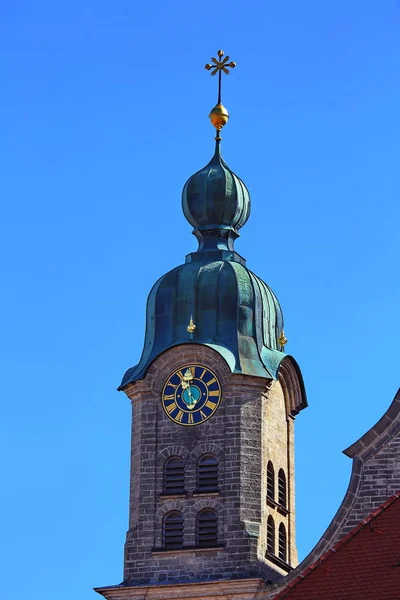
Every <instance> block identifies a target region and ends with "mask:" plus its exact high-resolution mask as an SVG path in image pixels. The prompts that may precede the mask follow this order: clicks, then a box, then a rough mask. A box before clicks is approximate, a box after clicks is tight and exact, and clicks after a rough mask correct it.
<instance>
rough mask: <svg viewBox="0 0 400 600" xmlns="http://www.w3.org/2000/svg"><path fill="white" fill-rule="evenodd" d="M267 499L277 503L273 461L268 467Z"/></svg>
mask: <svg viewBox="0 0 400 600" xmlns="http://www.w3.org/2000/svg"><path fill="white" fill-rule="evenodd" d="M267 498H269V499H270V500H274V501H275V471H274V466H273V464H272V462H271V461H269V462H268V465H267Z"/></svg>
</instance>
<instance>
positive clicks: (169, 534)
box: [163, 510, 183, 549]
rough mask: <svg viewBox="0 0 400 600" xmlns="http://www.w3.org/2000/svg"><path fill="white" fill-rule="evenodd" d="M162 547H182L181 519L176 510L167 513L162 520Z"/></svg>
mask: <svg viewBox="0 0 400 600" xmlns="http://www.w3.org/2000/svg"><path fill="white" fill-rule="evenodd" d="M163 546H164V548H171V549H172V548H182V546H183V517H182V515H181V513H180V512H179V511H177V510H174V511H172V512H170V513H168V514H167V516H166V517H165V519H164V531H163Z"/></svg>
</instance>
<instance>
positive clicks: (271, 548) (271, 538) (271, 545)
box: [267, 515, 275, 554]
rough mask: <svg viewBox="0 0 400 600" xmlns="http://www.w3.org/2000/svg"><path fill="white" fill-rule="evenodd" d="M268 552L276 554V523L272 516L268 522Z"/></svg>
mask: <svg viewBox="0 0 400 600" xmlns="http://www.w3.org/2000/svg"><path fill="white" fill-rule="evenodd" d="M267 552H269V553H270V554H275V523H274V519H273V517H272V516H271V515H270V516H269V517H268V521H267Z"/></svg>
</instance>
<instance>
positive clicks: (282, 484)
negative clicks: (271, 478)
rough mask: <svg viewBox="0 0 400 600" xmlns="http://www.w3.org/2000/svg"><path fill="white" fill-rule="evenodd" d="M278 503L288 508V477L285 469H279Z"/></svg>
mask: <svg viewBox="0 0 400 600" xmlns="http://www.w3.org/2000/svg"><path fill="white" fill-rule="evenodd" d="M278 502H279V504H280V505H281V506H283V507H284V508H286V503H287V494H286V475H285V471H284V470H283V469H279V473H278Z"/></svg>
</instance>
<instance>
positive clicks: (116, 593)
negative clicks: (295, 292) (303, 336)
mask: <svg viewBox="0 0 400 600" xmlns="http://www.w3.org/2000/svg"><path fill="white" fill-rule="evenodd" d="M234 66H235V63H233V62H229V57H225V58H224V53H223V52H222V51H221V50H220V51H218V58H213V59H212V65H210V64H209V65H206V68H207V69H208V70H211V74H213V75H216V74H217V75H218V80H219V86H218V103H217V105H216V106H215V107H214V108H213V109H212V111H211V114H210V119H211V122H212V124H213V125H214V127H215V129H216V138H215V152H214V155H213V156H212V158H211V160H210V162H209V163H208V164H207V165H206V166H205V167H204V168H202V169H201V170H200V171H198V172H197V173H195V174H194V175H192V176H191V177H190V178H189V179H188V181H187V182H186V184H185V186H184V188H183V193H182V208H183V212H184V215H185V217H186V219H187V220H188V221H189V223H190V225H191V226H192V227H193V228H194V229H193V234H194V235H195V236H196V238H197V240H198V249H197V251H196V252H193V253H191V254H188V255H187V257H186V260H185V262H184V264H182V265H180V266H178V267H176V268H174V269H172V271H170V272H169V273H167V274H166V275H164V276H162V277H161V278H160V279H159V280H158V281H157V282H156V283H155V284H154V286H153V288H152V290H151V292H150V294H149V297H148V300H147V317H146V335H145V341H144V348H143V353H142V356H141V358H140V361H139V363H138V364H137V365H136V366H135V367H132V368H130V369H128V371H127V372H126V373H125V375H124V377H123V379H122V383H121V386H120V388H119V389H120V390H121V391H123V392H125V394H126V395H127V396H128V398H129V399H130V400H131V402H132V411H133V416H132V448H131V486H130V509H129V530H128V533H127V538H126V544H125V560H124V579H123V583H122V584H119V585H115V586H110V587H102V588H96V591H97V592H99V593H100V594H102V595H103V596H104V597H105V598H107V599H116V600H125V599H130V598H145V597H146V598H154V599H156V598H164V599H169V598H189V597H190V598H214V597H215V596H216V595H218V597H222V598H224V597H226V598H235V597H239V596H240V598H255V597H260V596H259V594H260V592H262V590H263V589H265V586H266V585H267V584H268V583H271V582H275V581H277V580H279V579H280V578H282V577H283V576H285V575H286V574H287V573H288V572H289V571H290V570H291V569H292V568H293V567H295V566H296V565H297V551H296V537H295V500H294V419H295V416H296V414H297V413H298V412H299V411H300V410H301V409H302V408H304V407H305V406H307V401H306V396H305V391H304V385H303V380H302V376H301V373H300V370H299V367H298V365H297V363H296V362H295V360H294V359H293V358H292V357H290V356H288V355H286V354H285V352H284V345H285V343H286V338H285V335H284V331H283V315H282V310H281V307H280V304H279V302H278V300H277V298H276V296H275V294H274V293H273V292H272V290H271V289H270V288H269V287H268V285H267V284H266V283H264V281H263V280H262V279H260V278H259V277H258V276H256V275H255V274H254V273H253V272H252V271H250V270H249V269H248V268H247V266H246V261H245V259H244V258H242V257H241V256H240V255H239V254H238V253H237V252H236V251H235V249H234V243H235V239H236V238H237V237H238V236H239V230H240V229H241V228H242V227H243V226H244V225H245V224H246V222H247V220H248V218H249V216H250V195H249V191H248V189H247V187H246V186H245V184H244V183H243V181H242V180H241V179H240V178H239V177H238V176H237V175H235V174H234V173H233V171H231V169H230V168H229V167H228V165H227V164H226V163H225V161H224V160H223V158H222V156H221V148H220V146H221V136H220V132H221V129H222V127H223V126H224V125H225V124H226V123H227V121H228V113H227V111H226V109H225V108H224V106H223V105H222V103H221V75H222V73H223V72H225V73H226V72H228V69H231V68H233V67H234Z"/></svg>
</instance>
